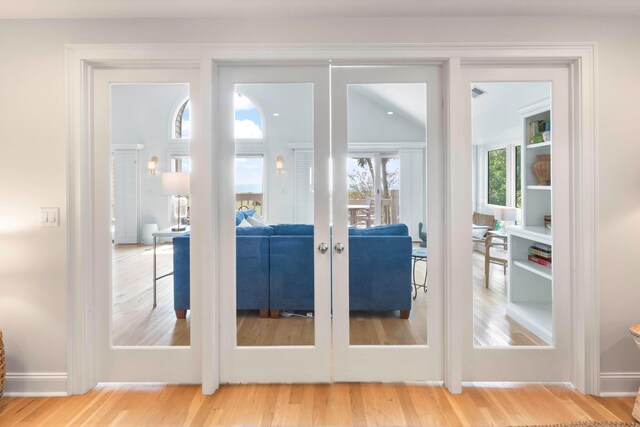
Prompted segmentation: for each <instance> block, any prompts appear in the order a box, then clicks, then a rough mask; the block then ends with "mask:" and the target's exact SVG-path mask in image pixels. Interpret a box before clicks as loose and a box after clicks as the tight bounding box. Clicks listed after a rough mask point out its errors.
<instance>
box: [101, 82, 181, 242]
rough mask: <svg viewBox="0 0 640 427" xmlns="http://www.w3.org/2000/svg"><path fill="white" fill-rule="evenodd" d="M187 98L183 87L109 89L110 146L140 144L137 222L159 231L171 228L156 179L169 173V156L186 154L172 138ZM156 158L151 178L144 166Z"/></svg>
mask: <svg viewBox="0 0 640 427" xmlns="http://www.w3.org/2000/svg"><path fill="white" fill-rule="evenodd" d="M188 96H189V86H188V85H187V84H141V85H129V84H126V85H123V84H118V85H113V86H112V88H111V144H143V145H144V148H143V149H142V150H140V152H139V155H138V173H139V177H140V192H139V195H140V221H139V226H138V234H139V238H138V241H141V238H142V234H141V233H142V224H145V223H151V224H158V227H159V228H160V229H163V228H167V227H169V226H170V225H171V221H170V212H169V198H168V196H165V195H163V194H162V189H161V187H160V176H161V174H162V173H163V172H168V171H170V163H169V161H170V158H171V153H179V152H182V153H183V154H188V153H189V143H188V141H186V140H182V141H181V140H175V139H173V135H172V133H171V132H172V130H173V128H172V122H173V120H174V114H175V112H176V111H177V109H178V108H179V107H180V106H181V105H182V103H183V102H184V100H185V99H186V98H187V97H188ZM154 155H155V156H158V169H157V171H156V174H155V175H151V174H150V173H149V170H148V169H147V162H148V161H149V159H150V158H151V156H154Z"/></svg>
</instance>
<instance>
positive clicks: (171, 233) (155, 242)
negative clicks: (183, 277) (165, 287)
mask: <svg viewBox="0 0 640 427" xmlns="http://www.w3.org/2000/svg"><path fill="white" fill-rule="evenodd" d="M188 232H189V227H186V228H185V229H184V230H180V231H174V230H172V229H171V228H165V229H163V230H160V231H157V232H155V233H153V234H152V236H153V308H156V305H157V304H156V295H157V284H158V280H160V279H163V278H165V277H167V276H171V275H173V270H172V271H171V272H169V273H167V274H163V275H162V276H159V277H158V273H157V263H156V250H157V246H158V238H167V237H169V238H172V239H173V238H174V237H178V236H180V235H182V234H185V233H188Z"/></svg>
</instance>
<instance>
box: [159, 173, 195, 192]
mask: <svg viewBox="0 0 640 427" xmlns="http://www.w3.org/2000/svg"><path fill="white" fill-rule="evenodd" d="M162 194H164V195H165V196H184V195H187V194H189V174H188V173H186V172H165V173H163V174H162Z"/></svg>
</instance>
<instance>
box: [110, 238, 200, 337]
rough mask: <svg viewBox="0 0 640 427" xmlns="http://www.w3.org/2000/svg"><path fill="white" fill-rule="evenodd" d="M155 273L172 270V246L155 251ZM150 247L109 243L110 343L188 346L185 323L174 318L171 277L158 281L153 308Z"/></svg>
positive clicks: (164, 246) (187, 327)
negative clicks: (110, 282) (111, 278)
mask: <svg viewBox="0 0 640 427" xmlns="http://www.w3.org/2000/svg"><path fill="white" fill-rule="evenodd" d="M157 254H158V255H157V269H158V276H161V275H163V274H165V273H168V272H170V271H171V270H172V269H173V246H172V245H171V244H162V245H159V246H158V251H157ZM152 278H153V248H152V247H151V246H142V245H114V246H113V299H114V304H113V343H114V345H118V346H120V345H121V346H128V345H131V346H136V345H139V346H143V345H149V346H164V345H171V346H185V345H189V338H190V337H189V322H190V317H189V315H187V318H186V319H176V315H175V312H174V310H173V276H169V277H166V278H164V279H161V280H159V281H158V295H157V301H158V305H157V307H156V308H153V281H152V280H153V279H152Z"/></svg>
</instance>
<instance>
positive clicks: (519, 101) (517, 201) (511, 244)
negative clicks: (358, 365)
mask: <svg viewBox="0 0 640 427" xmlns="http://www.w3.org/2000/svg"><path fill="white" fill-rule="evenodd" d="M471 88H472V90H474V91H475V92H472V94H473V93H476V94H477V95H476V96H475V97H473V95H472V102H471V109H472V110H471V116H472V122H473V135H472V141H471V143H472V146H473V149H472V153H473V159H472V164H473V165H474V166H475V171H476V174H475V175H474V176H473V179H474V180H473V188H474V194H473V200H474V203H475V205H474V214H473V234H474V240H473V242H474V251H473V254H472V256H473V268H474V274H473V277H474V282H473V293H474V297H473V301H474V316H473V318H474V343H475V345H478V346H544V345H550V344H551V343H552V342H553V319H552V306H553V304H552V302H553V298H552V292H551V289H552V282H551V279H550V278H551V268H550V266H551V262H550V260H551V247H550V246H549V245H547V243H546V241H547V240H549V239H550V236H551V233H550V229H548V230H545V229H544V227H542V228H541V231H543V233H542V235H541V238H542V239H544V241H539V240H535V239H534V240H529V239H524V240H523V238H522V237H521V236H519V235H515V234H513V235H511V236H509V235H508V233H509V231H508V228H510V227H511V228H512V229H513V227H517V228H518V229H519V228H521V227H522V226H523V225H524V226H525V227H526V226H528V225H532V224H533V222H536V223H537V222H538V221H539V222H542V221H543V219H544V217H545V216H548V215H551V189H550V187H544V188H542V187H538V183H537V181H534V182H532V179H533V178H534V176H533V173H529V174H525V175H524V176H523V175H522V174H521V170H522V163H523V162H524V167H525V171H529V170H532V167H533V165H534V163H536V159H537V158H538V156H539V155H542V156H543V157H545V158H548V157H550V152H551V151H550V148H551V146H550V141H551V84H550V83H548V82H473V83H472V84H471ZM536 102H542V104H541V106H540V107H539V108H538V109H537V110H533V111H527V112H525V113H521V110H522V109H523V108H524V107H526V106H528V105H531V104H533V103H536ZM523 146H524V147H526V149H525V152H524V156H523V155H522V147H523ZM547 165H548V166H549V164H548V163H547ZM547 171H548V172H550V168H549V169H548V170H547ZM523 181H524V186H523V185H522V184H523ZM545 185H546V184H545ZM522 188H524V189H525V194H524V196H525V197H524V198H523V194H522ZM523 199H524V203H523ZM526 211H528V212H530V213H532V214H533V212H534V211H539V212H536V213H535V214H534V215H529V217H528V218H527V219H528V220H529V222H531V224H524V223H523V219H524V214H525V212H526ZM539 213H540V214H542V217H540V218H538V216H539ZM514 251H517V253H518V255H516V258H515V259H514V260H513V262H512V264H511V265H509V254H510V253H511V254H515V253H516V252H514ZM530 258H531V259H530ZM536 262H541V263H543V264H548V265H541V264H538V265H533V264H534V263H536ZM538 266H541V267H542V268H541V267H538ZM533 289H535V290H536V292H531V291H532V290H533ZM527 310H529V311H527ZM532 318H533V319H536V320H535V321H531V319H532Z"/></svg>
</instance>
